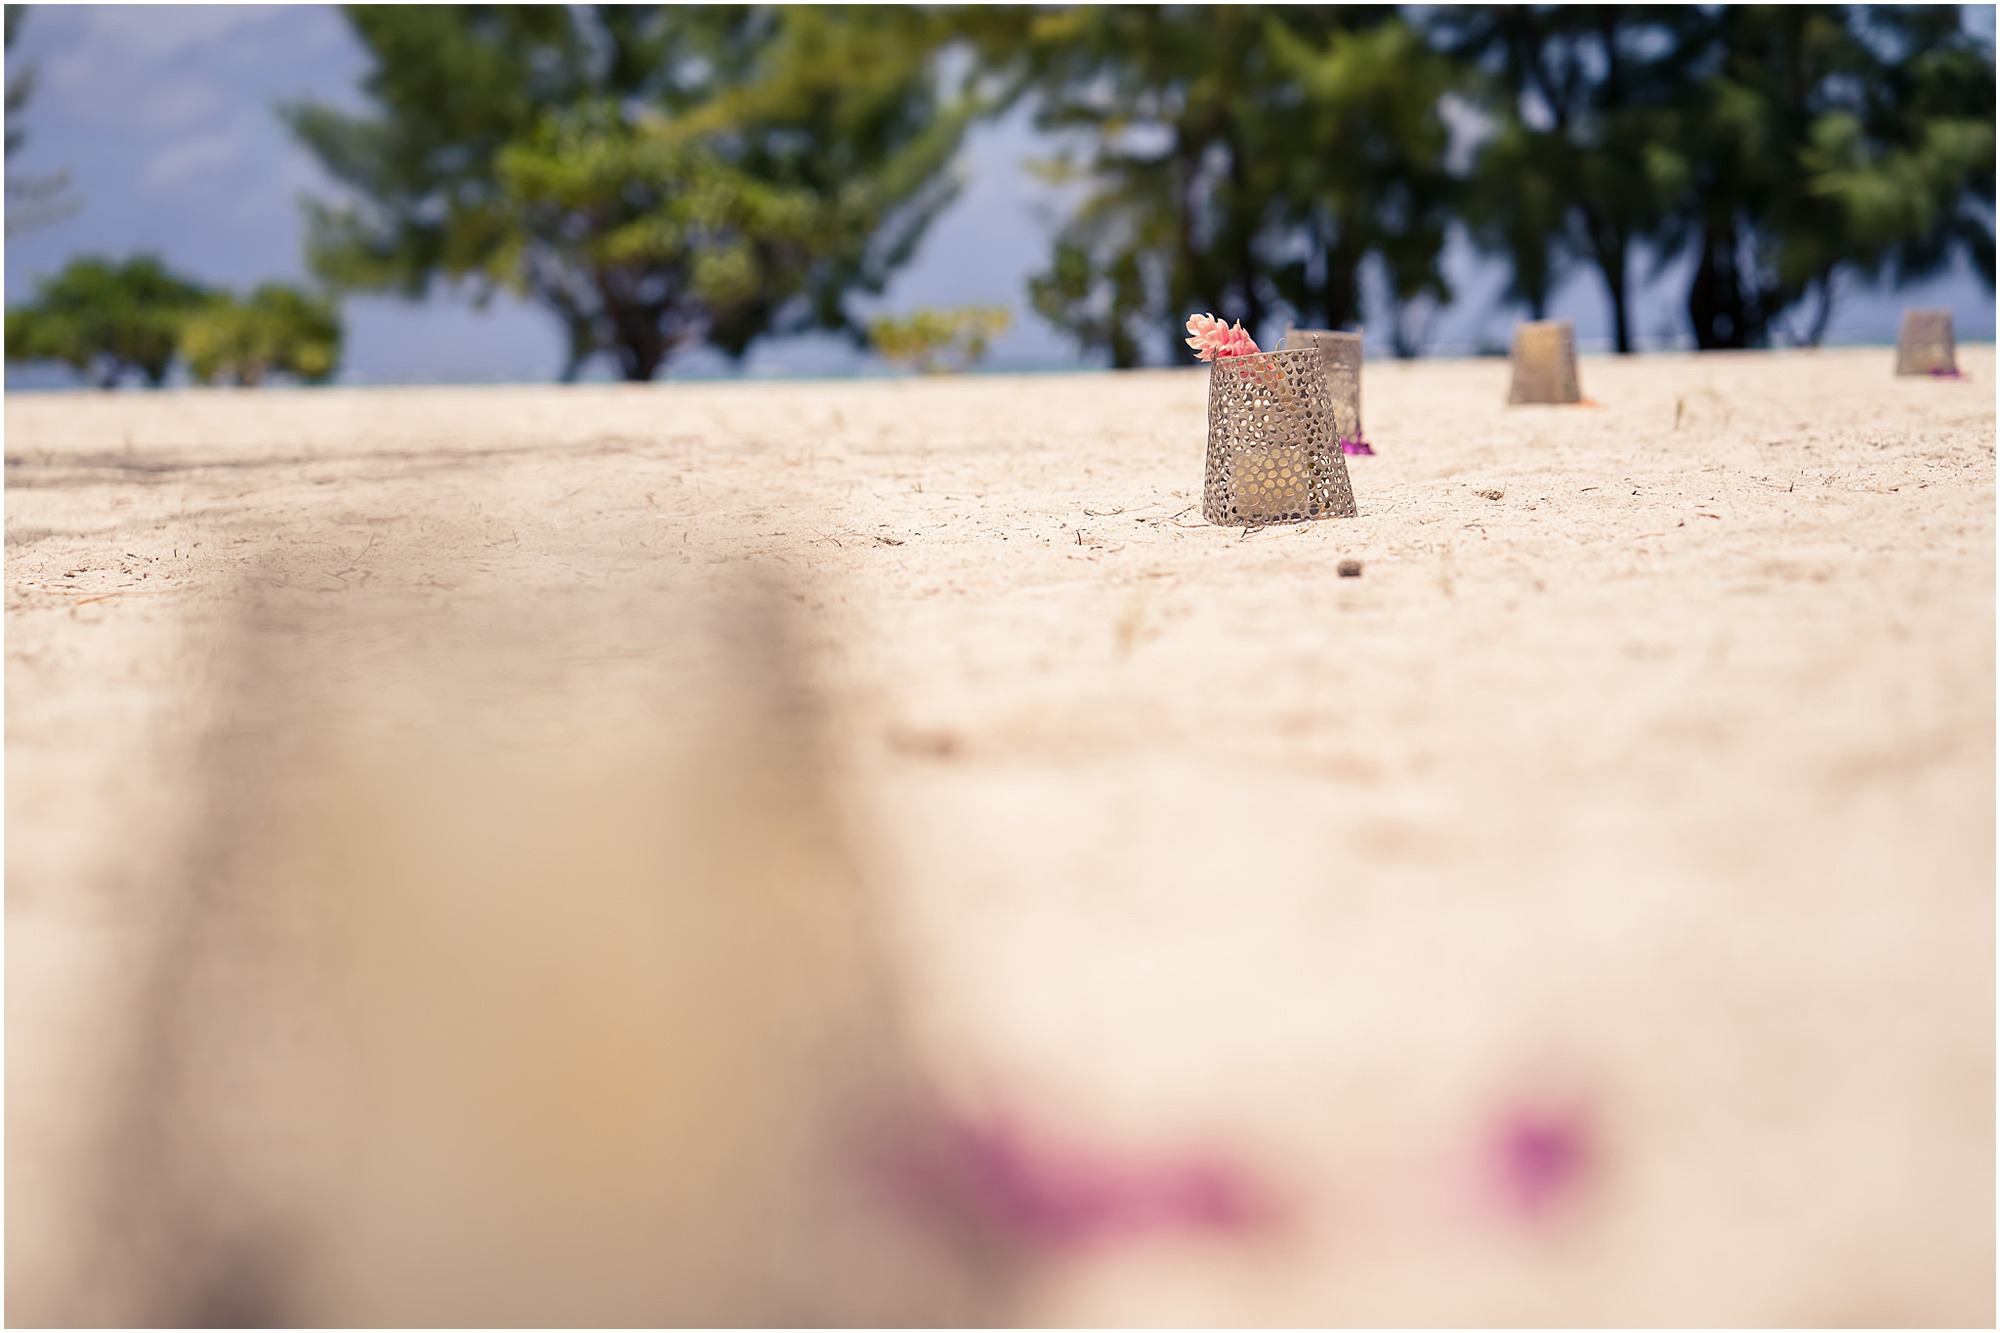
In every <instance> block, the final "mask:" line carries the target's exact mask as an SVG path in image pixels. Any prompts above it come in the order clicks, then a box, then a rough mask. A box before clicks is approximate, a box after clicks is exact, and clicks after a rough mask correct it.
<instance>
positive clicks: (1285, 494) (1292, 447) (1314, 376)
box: [1201, 347, 1355, 527]
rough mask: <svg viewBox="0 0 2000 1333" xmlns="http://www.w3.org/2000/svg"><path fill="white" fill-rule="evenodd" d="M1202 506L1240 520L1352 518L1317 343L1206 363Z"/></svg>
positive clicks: (1350, 492)
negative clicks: (1205, 457) (1205, 471)
mask: <svg viewBox="0 0 2000 1333" xmlns="http://www.w3.org/2000/svg"><path fill="white" fill-rule="evenodd" d="M1201 512H1202V516H1203V517H1204V518H1206V519H1207V520H1208V521H1209V522H1211V523H1216V524H1224V525H1228V526H1242V527H1257V526H1259V525H1262V524H1265V523H1290V522H1295V521H1297V520H1301V519H1308V518H1330V517H1341V518H1351V517H1353V515H1354V512H1355V510H1354V487H1353V486H1352V485H1351V484H1350V483H1349V481H1348V479H1347V459H1346V457H1345V456H1344V455H1343V454H1342V453H1341V450H1340V440H1339V439H1338V438H1337V437H1336V436H1335V434H1334V424H1333V403H1332V400H1331V399H1330V398H1329V396H1328V394H1327V387H1326V363H1325V361H1324V360H1323V359H1322V358H1321V356H1320V354H1319V351H1318V349H1317V348H1310V347H1308V348H1299V349H1295V350H1291V351H1280V352H1259V353H1257V354H1256V355H1254V356H1226V357H1220V358H1218V359H1217V360H1216V361H1215V362H1214V364H1212V365H1211V366H1210V367H1209V369H1208V476H1207V484H1206V486H1205V487H1204V488H1203V490H1202V500H1201Z"/></svg>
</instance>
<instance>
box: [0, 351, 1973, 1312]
mask: <svg viewBox="0 0 2000 1333" xmlns="http://www.w3.org/2000/svg"><path fill="white" fill-rule="evenodd" d="M1961 364H1962V365H1963V366H1964V368H1965V369H1966V371H1967V372H1968V374H1969V379H1967V380H1965V381H1960V382H1938V381H1930V380H1896V379H1893V378H1891V376H1890V373H1889V372H1890V367H1891V354H1890V353H1889V352H1887V351H1886V350H1861V351H1840V352H1821V353H1816V354H1786V355H1750V356H1734V357H1732V356H1704V357H1699V358H1696V357H1687V356H1678V357H1649V358H1643V359H1637V360H1631V361H1626V362H1622V363H1621V362H1614V361H1610V360H1586V361H1585V363H1584V366H1583V376H1582V377H1583V388H1584V392H1585V393H1586V394H1587V395H1589V396H1590V397H1591V398H1593V399H1595V400H1597V401H1598V402H1599V403H1601V404H1602V405H1603V406H1601V407H1583V408H1507V407H1504V406H1503V405H1502V402H1503V399H1504V396H1505V393H1506V385H1507V369H1506V366H1505V365H1504V363H1501V362H1498V361H1490V362H1459V363H1449V362H1443V363H1427V364H1417V365H1371V366H1370V367H1369V368H1368V371H1367V374H1366V377H1365V389H1364V395H1365V403H1364V416H1365V421H1366V424H1367V433H1368V436H1369V438H1370V439H1371V440H1372V441H1374V443H1375V445H1376V448H1377V449H1378V450H1379V451H1380V452H1379V456H1378V457H1374V458H1366V457H1363V458H1354V459H1350V460H1349V468H1350V472H1351V474H1352V476H1353V481H1354V490H1355V493H1356V496H1357V499H1358V501H1359V505H1360V511H1361V513H1360V517H1358V518H1356V519H1352V520H1344V521H1330V522H1323V523H1317V524H1310V525H1305V526H1300V527H1286V528H1273V529H1266V530H1263V531H1258V532H1254V533H1250V534H1244V533H1240V532H1238V531H1236V530H1233V529H1217V528H1212V527H1209V526H1207V525H1205V524H1203V523H1202V522H1201V521H1200V518H1199V508H1198V498H1199V496H1198V487H1199V484H1200V476H1201V449H1202V440H1203V430H1204V421H1205V415H1204V406H1203V398H1204V388H1205V379H1204V376H1203V374H1202V373H1201V372H1199V371H1175V372H1153V373H1139V374H1127V375H1118V376H1113V375H1077V376H1065V377H1042V378H1019V379H1017V378H982V379H973V380H939V381H926V382H913V381H902V382H874V383H835V384H800V383H790V384H772V385H749V384H746V385H698V386H697V385H661V386H655V387H650V388H624V387H588V388H571V389H554V388H548V389H543V388H519V389H512V388H509V389H478V390H474V389H465V390H458V389H441V390H354V391H344V390H343V391H324V392H311V393H305V392H300V393H286V392H264V393H228V392H214V393H202V392H187V393H169V394H162V395H120V396H115V397H113V396H103V397H97V396H81V395H34V396H31V395H15V396H11V397H9V398H8V400H7V404H6V426H7V437H6V451H7V598H8V601H7V678H6V683H7V779H8V781H7V835H8V837H7V927H8V931H7V940H8V944H7V1000H8V1018H7V1038H8V1042H7V1051H8V1054H7V1112H8V1131H9V1133H8V1138H7V1205H8V1208H7V1220H8V1223H9V1226H8V1234H7V1277H8V1294H9V1297H10V1298H11V1300H10V1306H9V1311H8V1313H9V1316H10V1320H11V1321H12V1322H17V1323H18V1322H36V1321H37V1320H38V1318H40V1317H44V1316H43V1315H42V1314H41V1312H44V1311H53V1310H54V1309H55V1307H53V1306H50V1305H47V1304H40V1305H38V1304H37V1302H38V1301H43V1302H46V1301H49V1300H53V1299H56V1298H55V1297H52V1296H49V1295H48V1293H49V1292H51V1291H54V1290H55V1289H56V1288H57V1287H59V1286H60V1285H61V1284H62V1282H64V1281H69V1280H74V1279H73V1276H71V1277H66V1276H64V1275H65V1274H66V1273H70V1272H71V1270H73V1269H74V1268H75V1266H76V1264H77V1259H76V1256H77V1255H78V1254H79V1253H81V1252H82V1249H81V1247H83V1246H84V1245H85V1240H86V1235H87V1233H88V1230H89V1227H88V1224H87V1222H86V1221H85V1220H84V1219H83V1218H82V1217H80V1216H79V1215H78V1210H77V1208H76V1207H75V1198H74V1189H73V1182H74V1181H75V1180H76V1179H77V1172H78V1170H79V1162H80V1160H82V1159H85V1158H87V1157H88V1156H89V1154H90V1153H91V1152H92V1151H93V1146H92V1145H93V1142H94V1140H93V1138H92V1135H93V1134H94V1133H95V1132H96V1131H95V1126H94V1121H93V1118H94V1116H95V1115H96V1114H97V1112H96V1110H95V1109H94V1108H96V1107H97V1106H98V1104H99V1102H100V1101H101V1094H102V1090H103V1089H104V1088H106V1087H108V1086H110V1082H109V1081H110V1080H111V1079H112V1077H113V1075H112V1073H111V1072H110V1071H109V1070H108V1069H107V1068H106V1065H107V1063H108V1062H107V1060H106V1059H104V1058H102V1056H103V1053H104V1052H106V1051H108V1050H110V1049H113V1045H114V1043H112V1042H111V1040H110V1038H109V1037H108V1035H107V1034H108V1033H110V1032H111V1031H112V1030H113V1028H114V1026H115V1024H116V1022H117V1021H118V1013H119V1009H120V1004H119V1002H118V1001H117V997H120V996H127V995H128V992H129V990H130V986H129V984H128V983H129V981H130V978H131V976H132V975H133V973H134V971H135V969H137V968H138V967H139V966H140V962H141V960H142V958H143V956H144V953H145V950H146V948H147V943H146V937H147V934H148V931H149V930H150V929H151V925H150V923H151V921H152V916H151V915H149V913H154V908H155V907H156V904H153V903H151V902H150V901H149V897H148V895H149V894H152V893H155V892H156V891H157V885H158V883H159V881H160V876H161V865H162V861H163V859H164V858H167V857H169V856H171V855H172V853H171V850H170V849H171V848H172V846H173V845H174V843H173V840H174V837H175V836H176V835H175V832H174V831H175V830H176V829H178V828H180V827H182V826H183V825H184V824H185V823H186V821H187V820H188V819H189V809H188V805H189V802H190V800H191V799H192V794H193V793H192V787H193V785H194V784H191V783H190V782H189V780H188V777H189V772H190V764H191V760H190V758H189V756H190V755H191V753H193V747H194V746H195V745H196V744H197V742H198V739H199V737H200V735H201V734H202V731H203V728H204V726H205V725H206V724H207V720H208V719H207V716H206V710H207V709H208V707H209V703H208V700H209V698H210V696H208V695H207V694H205V693H204V691H205V690H206V689H207V688H208V687H209V680H210V678H209V676H208V675H207V674H205V672H206V668H204V667H203V666H202V663H203V662H205V661H207V660H208V659H209V657H211V656H212V655H213V652H214V648H215V645H216V644H217V643H218V642H219V641H220V640H221V639H222V638H224V637H225V636H226V634H227V632H228V626H229V625H230V624H231V623H232V618H233V616H234V614H235V612H234V603H235V602H236V600H237V599H238V598H239V595H240V594H239V592H238V589H239V587H240V580H241V579H243V578H244V577H246V576H247V575H249V574H251V572H252V571H253V570H255V571H256V573H255V577H256V578H259V579H263V580H265V581H266V582H267V583H269V584H271V585H274V586H275V587H278V588H281V589H282V590H283V591H284V593H285V595H287V596H290V597H293V598H296V599H301V600H305V601H311V600H314V599H322V600H325V601H327V602H328V603H331V604H338V603H340V602H342V601H343V600H344V599H350V598H354V597H356V596H359V595H361V594H363V593H365V594H367V595H370V596H375V595H388V596H392V597H396V598H403V599H413V600H414V601H415V602H416V603H417V604H418V605H423V604H426V603H429V604H432V605H436V606H440V607H442V606H450V605H456V604H459V603H461V602H465V601H468V600H475V599H477V598H478V597H479V596H480V595H481V594H482V593H483V592H491V591H494V590H502V589H507V590H516V591H519V590H526V591H528V592H530V593H533V594H535V595H547V596H552V597H560V596H561V595H562V594H564V592H565V591H566V590H567V591H575V592H577V593H578V594H579V595H581V594H582V593H584V592H586V591H588V592H590V593H592V594H593V595H599V596H602V595H619V594H622V593H627V592H631V593H638V592H644V591H647V590H662V589H671V588H674V587H678V586H682V585H683V584H685V583H686V582H687V581H688V580H690V579H701V578H704V577H707V576H708V575H710V574H714V573H721V572H726V571H729V570H732V569H734V568H735V567H736V566H737V565H739V564H741V563H743V562H746V561H753V562H764V563H767V564H769V565H771V566H774V567H776V568H778V569H780V570H782V571H783V572H784V573H785V574H786V575H787V576H788V577H789V578H790V579H792V580H793V587H794V588H795V589H796V590H797V592H798V595H799V601H798V602H797V604H796V609H797V610H798V612H799V615H800V620H801V626H800V627H801V630H802V633H803V636H804V639H805V648H806V655H807V659H808V664H809V670H810V673H811V675H812V676H813V678H814V679H815V680H816V681H817V682H818V684H819V686H820V688H821V690H822V692H823V693H824V695H825V696H826V698H827V699H828V701H829V703H830V717H829V721H828V725H829V727H830V729H831V733H832V737H833V741H834V749H835V750H836V751H837V753H838V754H839V755H840V756H841V758H840V760H839V766H840V772H841V773H842V775H843V777H842V786H843V795H844V796H845V797H846V798H847V799H848V800H849V801H850V802H851V803H852V804H853V805H855V806H856V807H858V808H859V809H861V810H863V811H865V814H866V818H865V821H864V838H863V844H864V845H863V849H862V856H863V860H864V861H865V862H866V863H867V864H868V866H869V867H870V868H871V873H872V875H873V877H874V878H875V880H876V881H877V882H879V883H880V884H881V886H882V887H883V889H884V890H885V896H886V900H887V903H888V906H889V909H890V938H889V943H890V947H891V952H892V956H893V958H894V969H893V970H894V973H895V976H896V982H897V985H898V986H899V988H900V990H901V992H902V995H903V999H904V1002H905V1004H906V1007H907V1009H908V1015H907V1017H908V1021H909V1024H910V1026H911V1028H912V1030H913V1034H914V1041H915V1045H916V1046H917V1048H918V1051H919V1054H920V1057H921V1058H922V1060H923V1061H924V1062H925V1063H926V1064H927V1065H928V1067H929V1068H931V1069H932V1070H933V1071H934V1072H935V1077H936V1078H937V1080H938V1081H939V1082H940V1083H941V1084H942V1085H943V1086H944V1087H946V1088H947V1089H948V1090H949V1091H950V1092H951V1093H952V1095H954V1096H956V1097H958V1098H959V1099H961V1100H962V1101H963V1102H965V1103H966V1104H969V1105H983V1106H994V1107H1002V1108H1007V1109H1008V1110H1009V1111H1010V1112H1016V1111H1017V1112H1018V1113H1019V1114H1020V1115H1022V1116H1024V1117H1026V1118H1029V1119H1031V1120H1034V1121H1035V1122H1037V1123H1039V1124H1043V1125H1046V1126H1049V1127H1051V1128H1052V1132H1056V1133H1059V1134H1061V1135H1063V1136H1066V1137H1068V1138H1070V1139H1073V1140H1077V1141H1087V1142H1095V1143H1107V1144H1117V1145H1124V1146H1126V1147H1129V1148H1130V1149H1131V1150H1132V1151H1154V1150H1157V1151H1162V1152H1171V1151H1173V1150H1175V1149H1176V1148H1178V1147H1184V1146H1186V1145H1191V1144H1192V1145H1199V1146H1201V1147H1203V1148H1205V1149H1211V1148H1212V1149H1213V1150H1214V1151H1216V1152H1218V1153H1221V1154H1224V1155H1227V1156H1228V1157H1229V1158H1230V1159H1231V1160H1232V1161H1234V1162H1237V1163H1239V1164H1240V1166H1241V1168H1242V1169H1243V1170H1244V1171H1246V1172H1249V1173H1252V1174H1253V1175H1255V1176H1256V1177H1257V1178H1258V1179H1260V1180H1263V1181H1266V1182H1268V1183H1269V1184H1270V1186H1271V1188H1273V1189H1274V1190H1276V1191H1277V1192H1279V1193H1281V1194H1282V1195H1283V1196H1284V1198H1285V1199H1286V1201H1287V1210H1286V1216H1287V1222H1286V1225H1285V1226H1284V1227H1283V1228H1281V1229H1280V1230H1279V1231H1278V1232H1276V1233H1274V1234H1271V1235H1261V1234H1260V1235H1255V1236H1226V1235H1201V1236H1185V1235H1183V1236H1166V1235H1162V1236H1152V1237H1146V1236H1141V1237H1135V1238H1130V1239H1127V1240H1122V1241H1117V1240H1114V1241H1107V1242H1105V1243H1103V1244H1100V1245H1096V1246H1092V1247H1085V1248H1081V1249H1077V1248H1059V1249H1052V1250H1051V1252H1050V1253H1049V1254H1048V1255H1047V1256H1046V1258H1045V1261H1044V1262H1043V1263H1042V1264H1041V1265H1040V1267H1039V1269H1038V1270H1037V1273H1036V1275H1035V1277H1034V1280H1033V1281H1032V1282H1031V1284H1030V1285H1029V1287H1028V1288H1027V1292H1026V1296H1025V1298H1024V1304H1022V1305H1021V1307H1020V1308H1019V1309H1018V1310H1016V1311H1015V1312H1014V1313H1013V1314H1012V1315H1011V1316H1010V1317H1012V1318H1018V1319H1022V1320H1026V1321H1030V1322H1058V1323H1107V1324H1120V1323H1148V1324H1181V1323H1251V1324H1259V1323H1371V1324H1374V1323H1489V1322H1504V1323H1545V1322H1561V1323H1593V1324H1594V1323H1612V1324H1616V1323H1634V1322H1638V1323H1657V1324H1701V1323H1749V1324H1765V1323H1814V1324H1827V1323H1868V1324H1874V1323H1920V1324H1945V1323H1949V1324H1964V1323H1970V1324H1982V1323H1983V1324H1990V1323H1991V1322H1992V1321H1993V1318H1994V1306H1993V1279H1994V1273H1993V1254H1994V1102H1993V1097H1994V1030H1993V1014H1994V1003H1993V1002H1994V970H1993V965H1994V960H1993V942H1994V918H1993V880H1994V860H1993V851H1994V823H1993V817H1994V749H1993V739H1994V709H1993V704H1994V657H1993V650H1994V628H1995V626H1994V544H1993V543H1994V502H1995V497H1994V395H1993V384H1994V375H1995V366H1994V358H1993V354H1992V351H1991V349H1990V348H1985V347H1977V348H1968V349H1964V351H1963V352H1962V354H1961ZM1344 558H1354V559H1359V560H1361V561H1362V562H1363V566H1364V572H1363V574H1362V576H1361V577H1360V578H1358V579H1339V578H1337V577H1335V565H1336V563H1337V562H1338V561H1339V560H1341V559H1344ZM47 1317H54V1316H53V1315H49V1316H47Z"/></svg>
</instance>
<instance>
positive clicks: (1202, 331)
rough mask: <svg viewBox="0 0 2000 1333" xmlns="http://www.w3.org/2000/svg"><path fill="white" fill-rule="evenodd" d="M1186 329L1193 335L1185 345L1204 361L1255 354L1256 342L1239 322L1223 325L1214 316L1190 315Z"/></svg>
mask: <svg viewBox="0 0 2000 1333" xmlns="http://www.w3.org/2000/svg"><path fill="white" fill-rule="evenodd" d="M1187 329H1188V332H1189V333H1191V334H1193V335H1194V336H1193V337H1192V338H1189V339H1188V340H1187V345H1188V346H1189V347H1192V348H1194V350H1195V355H1197V356H1199V357H1200V358H1201V359H1202V360H1204V361H1214V360H1217V359H1219V358H1221V357H1225V356H1255V355H1256V354H1257V350H1258V348H1257V340H1256V339H1255V338H1252V337H1251V336H1250V334H1249V332H1248V331H1247V330H1245V329H1244V327H1243V325H1242V323H1241V321H1239V322H1237V323H1235V324H1225V323H1223V322H1222V321H1221V320H1219V319H1217V318H1216V317H1215V316H1214V315H1190V316H1188V322H1187Z"/></svg>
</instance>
